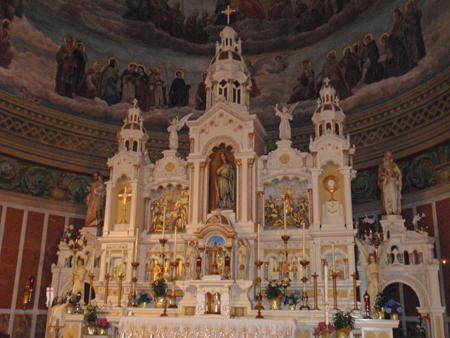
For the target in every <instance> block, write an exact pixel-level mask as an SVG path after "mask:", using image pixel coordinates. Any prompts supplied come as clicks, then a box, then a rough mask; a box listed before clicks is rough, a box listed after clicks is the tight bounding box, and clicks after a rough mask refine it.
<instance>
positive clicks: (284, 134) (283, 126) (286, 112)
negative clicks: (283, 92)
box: [275, 102, 299, 140]
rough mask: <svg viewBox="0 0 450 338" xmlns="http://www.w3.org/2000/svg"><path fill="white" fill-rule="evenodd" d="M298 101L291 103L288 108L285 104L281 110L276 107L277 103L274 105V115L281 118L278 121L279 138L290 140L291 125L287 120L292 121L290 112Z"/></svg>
mask: <svg viewBox="0 0 450 338" xmlns="http://www.w3.org/2000/svg"><path fill="white" fill-rule="evenodd" d="M298 104H299V102H297V103H296V104H294V105H292V106H291V107H290V108H289V109H288V108H287V107H286V106H285V107H283V110H282V111H281V110H279V109H278V103H277V105H276V106H275V111H276V113H275V115H276V116H278V117H279V118H280V119H281V122H280V139H282V140H290V139H291V125H290V124H289V121H292V119H293V117H292V112H293V111H294V109H295V107H297V105H298Z"/></svg>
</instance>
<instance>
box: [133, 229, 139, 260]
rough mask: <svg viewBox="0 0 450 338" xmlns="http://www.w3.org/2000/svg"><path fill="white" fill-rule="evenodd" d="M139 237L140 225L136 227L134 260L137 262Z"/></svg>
mask: <svg viewBox="0 0 450 338" xmlns="http://www.w3.org/2000/svg"><path fill="white" fill-rule="evenodd" d="M138 239H139V227H136V242H135V243H134V261H135V262H137V255H138Z"/></svg>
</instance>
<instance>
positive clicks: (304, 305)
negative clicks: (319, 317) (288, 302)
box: [300, 259, 311, 310]
mask: <svg viewBox="0 0 450 338" xmlns="http://www.w3.org/2000/svg"><path fill="white" fill-rule="evenodd" d="M300 264H301V265H302V267H303V278H302V282H303V293H302V297H303V299H302V306H301V307H300V310H311V308H310V307H309V305H308V293H307V292H306V282H307V281H308V278H307V277H306V266H307V265H308V264H309V261H307V260H306V259H302V260H301V261H300Z"/></svg>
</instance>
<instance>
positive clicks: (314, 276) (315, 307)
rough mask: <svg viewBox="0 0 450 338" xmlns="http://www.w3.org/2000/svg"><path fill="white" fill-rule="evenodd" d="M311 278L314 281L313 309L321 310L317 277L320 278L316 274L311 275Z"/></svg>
mask: <svg viewBox="0 0 450 338" xmlns="http://www.w3.org/2000/svg"><path fill="white" fill-rule="evenodd" d="M311 277H312V278H313V281H314V308H313V310H320V309H319V307H318V306H317V277H319V275H318V274H317V273H314V274H312V275H311Z"/></svg>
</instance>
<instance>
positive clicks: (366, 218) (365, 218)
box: [363, 215, 375, 224]
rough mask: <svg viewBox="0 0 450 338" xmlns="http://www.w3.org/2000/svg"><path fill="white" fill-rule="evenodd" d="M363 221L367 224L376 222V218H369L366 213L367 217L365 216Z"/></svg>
mask: <svg viewBox="0 0 450 338" xmlns="http://www.w3.org/2000/svg"><path fill="white" fill-rule="evenodd" d="M363 222H364V223H367V224H375V218H369V217H368V216H367V215H366V217H364V219H363Z"/></svg>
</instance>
